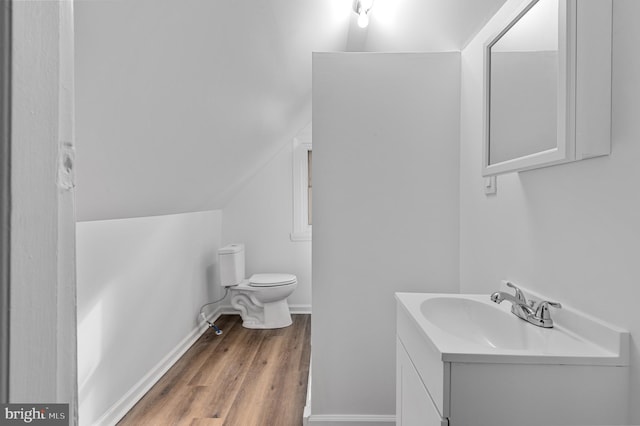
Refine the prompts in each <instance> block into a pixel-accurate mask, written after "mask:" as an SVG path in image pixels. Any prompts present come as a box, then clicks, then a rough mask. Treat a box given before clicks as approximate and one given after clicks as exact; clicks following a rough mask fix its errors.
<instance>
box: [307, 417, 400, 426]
mask: <svg viewBox="0 0 640 426" xmlns="http://www.w3.org/2000/svg"><path fill="white" fill-rule="evenodd" d="M308 424H309V426H357V425H360V426H369V425H372V424H375V425H376V426H395V424H396V416H394V415H366V414H360V415H358V414H312V415H311V416H310V417H309V423H308Z"/></svg>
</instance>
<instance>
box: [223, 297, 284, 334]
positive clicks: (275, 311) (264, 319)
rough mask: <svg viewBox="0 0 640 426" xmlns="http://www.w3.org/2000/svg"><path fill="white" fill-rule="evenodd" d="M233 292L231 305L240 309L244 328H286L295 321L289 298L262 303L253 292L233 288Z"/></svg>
mask: <svg viewBox="0 0 640 426" xmlns="http://www.w3.org/2000/svg"><path fill="white" fill-rule="evenodd" d="M231 292H232V295H231V306H232V307H233V308H234V309H236V310H238V311H240V316H241V317H242V326H243V327H244V328H252V329H274V328H284V327H288V326H290V325H291V324H292V323H293V321H292V320H291V313H290V312H289V304H288V303H287V299H282V300H277V301H274V302H268V303H261V302H259V301H258V300H257V299H256V298H255V297H253V295H252V294H247V293H245V292H242V291H234V290H233V289H232V290H231Z"/></svg>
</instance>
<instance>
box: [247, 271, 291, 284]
mask: <svg viewBox="0 0 640 426" xmlns="http://www.w3.org/2000/svg"><path fill="white" fill-rule="evenodd" d="M295 282H297V279H296V276H295V275H292V274H253V275H252V276H251V278H249V286H251V287H277V286H282V285H288V284H293V283H295Z"/></svg>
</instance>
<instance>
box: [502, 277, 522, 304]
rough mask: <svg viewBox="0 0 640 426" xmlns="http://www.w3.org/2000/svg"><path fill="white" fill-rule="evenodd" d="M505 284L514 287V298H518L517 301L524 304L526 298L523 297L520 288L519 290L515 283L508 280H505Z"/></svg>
mask: <svg viewBox="0 0 640 426" xmlns="http://www.w3.org/2000/svg"><path fill="white" fill-rule="evenodd" d="M505 284H506V285H507V287H511V288H512V289H514V290H515V291H516V299H518V301H519V302H520V303H522V304H523V305H526V303H527V298H526V297H524V294H522V290H520V289H519V288H518V287H516V285H515V284H513V283H512V282H510V281H506V282H505Z"/></svg>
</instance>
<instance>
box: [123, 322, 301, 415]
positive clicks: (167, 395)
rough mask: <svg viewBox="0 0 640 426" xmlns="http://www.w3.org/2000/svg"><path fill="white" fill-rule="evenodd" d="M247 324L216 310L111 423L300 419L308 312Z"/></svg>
mask: <svg viewBox="0 0 640 426" xmlns="http://www.w3.org/2000/svg"><path fill="white" fill-rule="evenodd" d="M292 317H293V325H291V326H289V327H287V328H282V329H277V330H249V329H246V328H243V327H242V320H241V319H240V317H239V316H237V315H223V316H221V317H220V318H219V319H218V320H217V321H216V325H217V326H218V327H220V328H221V329H222V330H223V334H222V335H221V336H216V335H215V333H214V332H213V330H211V329H209V330H207V332H206V333H205V334H204V335H202V337H201V338H200V339H199V340H198V341H197V342H196V343H195V344H194V345H193V346H192V347H191V348H190V349H189V350H188V351H187V352H186V353H185V354H184V355H183V356H182V358H180V360H179V361H178V362H177V363H176V364H175V365H174V366H173V367H171V369H170V370H169V371H168V372H167V373H166V374H165V375H164V376H163V377H162V378H161V379H160V381H158V383H156V385H155V386H154V387H153V388H151V390H150V391H149V392H148V393H147V394H146V395H145V396H144V397H143V398H142V399H141V400H140V401H139V402H138V403H137V404H136V405H135V406H134V407H133V408H132V409H131V411H130V412H129V413H128V414H127V415H126V416H125V417H124V418H123V419H122V420H121V421H120V422H119V423H118V425H120V426H125V425H133V426H144V425H149V426H163V425H181V426H214V425H215V426H220V425H224V426H300V425H301V424H302V412H303V409H304V405H305V399H306V393H307V377H308V373H309V358H310V354H311V346H310V334H311V316H310V315H292Z"/></svg>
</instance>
